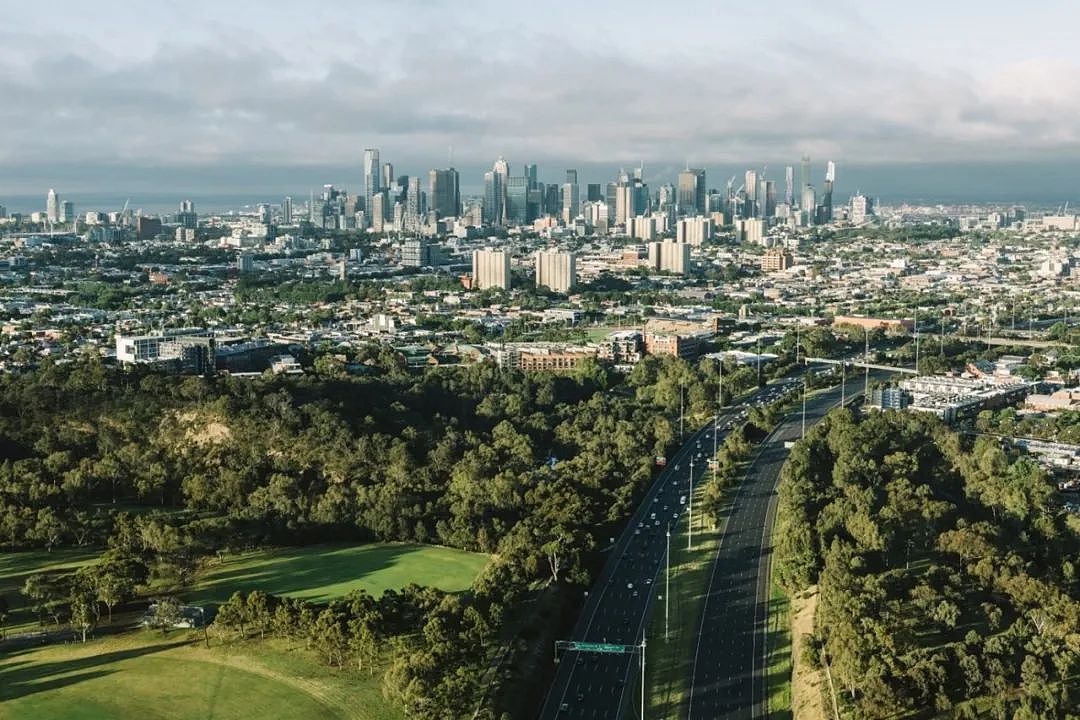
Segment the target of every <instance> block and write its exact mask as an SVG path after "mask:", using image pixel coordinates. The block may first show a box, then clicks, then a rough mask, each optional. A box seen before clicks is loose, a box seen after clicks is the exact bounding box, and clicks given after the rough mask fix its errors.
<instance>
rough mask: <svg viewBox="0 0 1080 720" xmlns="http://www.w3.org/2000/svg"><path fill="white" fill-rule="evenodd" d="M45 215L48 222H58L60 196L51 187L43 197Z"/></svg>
mask: <svg viewBox="0 0 1080 720" xmlns="http://www.w3.org/2000/svg"><path fill="white" fill-rule="evenodd" d="M45 217H46V218H48V220H49V222H60V197H59V196H58V195H57V194H56V191H55V190H53V189H52V188H49V194H48V195H47V196H46V198H45Z"/></svg>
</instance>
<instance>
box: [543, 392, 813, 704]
mask: <svg viewBox="0 0 1080 720" xmlns="http://www.w3.org/2000/svg"><path fill="white" fill-rule="evenodd" d="M800 384H801V383H800V381H798V380H792V379H788V380H784V381H782V382H780V383H777V384H773V385H768V386H766V387H765V388H762V389H760V390H758V391H756V392H755V393H753V394H752V395H751V396H750V397H749V398H747V400H746V401H745V404H744V405H737V406H734V407H731V408H728V409H727V410H726V411H725V412H724V413H723V414H721V415H720V416H719V418H718V421H717V423H716V426H715V427H714V426H713V425H712V424H710V425H709V426H706V427H705V428H702V429H701V430H698V431H697V432H695V433H694V434H693V435H692V436H691V437H690V438H689V439H688V440H687V441H686V443H685V444H684V445H683V446H682V447H681V448H680V449H679V451H678V452H677V453H676V454H675V455H674V457H672V458H670V459H669V460H668V463H667V467H666V468H665V469H664V471H663V472H661V473H660V475H659V476H658V477H657V479H656V481H655V482H654V483H653V485H652V487H651V488H650V489H649V491H648V493H647V494H646V496H645V498H644V500H643V501H642V503H641V504H640V505H639V506H638V509H637V511H636V512H635V513H634V516H633V517H632V518H631V519H630V522H629V523H628V524H627V526H626V528H625V530H624V531H623V533H622V535H621V536H620V538H619V539H618V541H617V542H616V543H615V545H614V547H613V548H612V550H611V555H610V556H609V558H608V562H607V563H606V565H605V567H604V570H603V571H602V572H601V574H600V576H599V578H598V579H597V580H596V582H595V583H594V585H593V587H592V588H591V589H590V591H589V594H588V597H587V598H585V603H584V606H583V609H582V612H581V615H580V616H579V618H578V622H577V624H576V625H575V627H574V631H573V635H572V638H570V639H572V640H575V641H581V642H591V643H610V644H619V645H636V644H640V643H641V640H642V637H643V635H644V632H645V621H646V618H647V617H648V610H649V605H650V600H651V598H652V597H653V596H654V595H655V592H653V585H654V582H657V581H660V580H661V579H662V578H661V572H662V569H663V560H664V553H665V550H666V537H665V535H666V532H667V529H668V526H669V525H672V526H674V524H675V523H676V522H677V521H678V520H679V518H680V517H681V516H682V515H683V513H685V512H687V511H688V506H687V502H688V500H689V497H688V496H689V494H690V464H691V459H693V463H694V466H693V467H694V469H693V473H694V482H695V483H697V482H700V481H701V480H702V479H703V476H704V474H705V472H706V462H707V461H708V459H709V457H711V455H712V444H713V435H712V434H713V433H714V432H716V433H719V436H718V438H717V441H718V442H719V441H720V440H722V439H723V437H724V435H725V434H726V432H727V430H728V429H730V428H731V427H732V426H733V425H734V424H735V423H736V422H738V421H740V420H743V419H745V418H746V413H747V410H746V408H747V406H748V405H750V404H754V403H764V402H769V401H772V400H774V399H777V398H778V397H779V396H780V395H781V394H782V393H783V392H785V391H788V390H791V389H793V388H795V387H797V386H799V385H800ZM646 661H648V653H647V649H646ZM639 662H640V658H639V657H638V655H636V654H598V653H579V652H576V651H568V652H565V653H562V654H561V657H560V658H559V668H558V670H557V672H556V676H555V681H554V683H553V685H552V687H551V690H550V691H549V693H548V696H547V700H546V701H545V703H544V706H543V708H542V710H541V713H540V717H541V718H611V719H612V720H614V719H616V718H622V717H640V715H641V709H640V700H639V699H638V698H639V694H638V692H636V691H637V690H638V688H639V684H638V678H639V675H638V673H640V665H639Z"/></svg>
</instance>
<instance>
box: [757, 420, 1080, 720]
mask: <svg viewBox="0 0 1080 720" xmlns="http://www.w3.org/2000/svg"><path fill="white" fill-rule="evenodd" d="M778 523H779V527H778V530H777V534H776V536H777V538H778V543H777V557H776V571H777V573H778V575H779V577H780V579H781V580H782V582H783V583H784V585H786V586H787V588H788V589H789V590H791V591H792V592H796V591H801V590H803V589H804V588H806V587H807V586H808V585H811V584H813V583H817V584H818V585H819V588H820V593H821V599H820V604H819V607H818V611H817V617H816V620H815V627H816V630H815V633H816V637H815V640H816V642H817V643H818V644H819V647H820V648H822V649H823V650H824V656H825V657H826V658H827V660H828V662H829V665H830V669H831V672H832V677H833V679H834V680H835V681H836V684H837V689H838V690H839V691H841V692H842V694H843V698H846V702H844V703H843V704H844V705H845V706H846V708H845V710H846V712H849V713H850V714H851V716H854V717H858V718H885V717H906V716H919V717H925V716H928V715H929V714H940V713H948V714H950V715H951V716H955V717H976V716H989V717H995V718H1001V719H1002V720H1004V719H1005V718H1065V717H1073V716H1072V715H1069V714H1068V713H1069V712H1070V710H1071V709H1072V708H1075V707H1076V703H1077V696H1076V690H1075V675H1076V671H1077V667H1078V666H1077V661H1078V660H1080V655H1078V653H1080V602H1078V588H1077V583H1076V567H1075V562H1076V556H1077V552H1078V551H1080V538H1078V534H1077V529H1076V527H1075V526H1073V525H1070V523H1069V520H1068V516H1067V515H1064V514H1063V513H1061V512H1060V511H1059V508H1058V507H1057V504H1056V499H1055V493H1054V488H1053V486H1052V485H1051V483H1050V482H1049V481H1048V479H1047V477H1046V476H1045V474H1044V472H1043V471H1042V470H1041V469H1040V468H1039V467H1038V466H1037V465H1036V464H1035V463H1034V462H1032V461H1031V460H1030V459H1029V458H1026V457H1015V456H1012V455H1009V454H1007V453H1006V452H1005V451H1004V450H1003V449H1002V448H1001V447H1000V446H999V445H998V444H996V443H995V442H993V441H991V440H989V439H987V438H980V439H979V440H977V441H976V442H975V443H974V445H972V446H968V445H966V444H964V443H963V442H962V441H961V439H960V437H959V436H957V435H956V434H954V433H952V432H950V431H949V430H948V429H947V428H945V427H944V426H943V425H942V424H941V423H940V422H939V421H938V420H936V419H934V418H931V417H929V416H925V415H922V414H898V413H892V412H887V413H875V414H872V415H870V416H868V417H865V418H862V419H857V418H856V417H855V416H854V415H853V414H852V413H851V411H847V410H843V411H834V412H833V413H831V414H830V415H829V416H828V417H827V418H826V419H825V420H824V421H823V422H822V423H820V424H819V425H818V426H817V427H815V428H814V430H813V431H811V432H810V433H809V434H808V436H807V438H806V439H805V440H804V441H802V442H800V443H799V444H798V445H796V447H795V448H794V450H793V451H792V454H791V457H790V460H789V461H788V463H787V465H786V466H785V468H784V471H783V475H782V484H781V488H780V504H779V514H778Z"/></svg>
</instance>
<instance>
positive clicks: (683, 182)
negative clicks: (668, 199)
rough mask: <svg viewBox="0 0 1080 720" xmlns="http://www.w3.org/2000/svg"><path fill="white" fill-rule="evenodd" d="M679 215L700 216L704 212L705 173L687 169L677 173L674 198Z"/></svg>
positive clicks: (699, 170)
mask: <svg viewBox="0 0 1080 720" xmlns="http://www.w3.org/2000/svg"><path fill="white" fill-rule="evenodd" d="M676 201H677V203H678V206H679V214H680V215H700V214H702V213H704V212H705V171H704V170H701V169H696V168H687V169H686V170H683V171H682V172H681V173H679V191H678V195H677V198H676Z"/></svg>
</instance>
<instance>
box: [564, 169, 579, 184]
mask: <svg viewBox="0 0 1080 720" xmlns="http://www.w3.org/2000/svg"><path fill="white" fill-rule="evenodd" d="M566 182H568V183H569V184H571V185H577V184H578V182H577V170H567V171H566Z"/></svg>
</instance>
